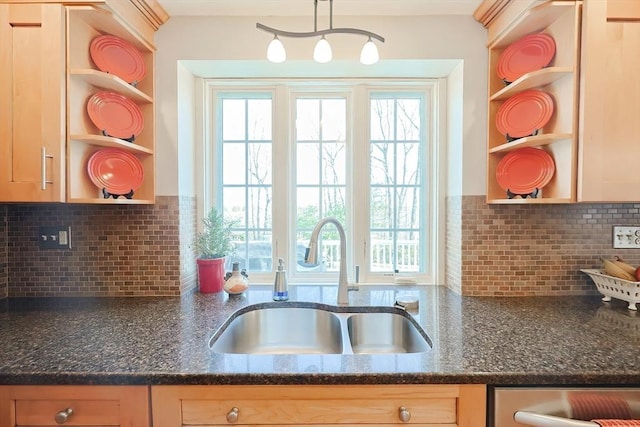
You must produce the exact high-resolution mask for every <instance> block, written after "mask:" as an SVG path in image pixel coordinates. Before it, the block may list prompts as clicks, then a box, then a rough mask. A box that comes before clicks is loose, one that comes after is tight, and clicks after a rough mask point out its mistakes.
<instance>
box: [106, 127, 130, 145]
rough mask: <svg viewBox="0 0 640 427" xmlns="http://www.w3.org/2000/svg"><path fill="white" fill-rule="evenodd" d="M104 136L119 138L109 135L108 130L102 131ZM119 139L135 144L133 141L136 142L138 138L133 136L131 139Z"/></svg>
mask: <svg viewBox="0 0 640 427" xmlns="http://www.w3.org/2000/svg"><path fill="white" fill-rule="evenodd" d="M102 135H104V136H110V137H111V138H118V137H117V136H113V135H109V134H108V133H107V130H106V129H102ZM118 139H121V140H123V141H127V142H133V141H135V140H136V136H135V135H131V137H130V138H118Z"/></svg>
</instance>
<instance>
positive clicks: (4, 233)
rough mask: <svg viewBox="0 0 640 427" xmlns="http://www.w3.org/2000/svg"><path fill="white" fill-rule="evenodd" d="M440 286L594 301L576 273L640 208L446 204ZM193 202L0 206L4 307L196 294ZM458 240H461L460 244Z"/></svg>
mask: <svg viewBox="0 0 640 427" xmlns="http://www.w3.org/2000/svg"><path fill="white" fill-rule="evenodd" d="M446 211H447V224H446V231H447V245H446V284H447V286H448V287H450V288H451V289H453V290H454V291H456V292H458V293H461V294H463V295H476V296H524V295H550V296H553V295H577V294H595V293H597V292H596V290H595V286H594V285H593V283H592V282H591V279H589V278H588V277H587V276H586V275H584V274H583V273H581V272H580V271H579V270H580V269H581V268H594V267H599V266H600V261H599V258H600V257H601V256H613V255H615V254H617V255H620V256H622V257H624V258H625V259H626V260H627V261H629V262H630V263H632V264H640V250H636V249H626V250H620V249H617V250H614V249H612V248H611V239H612V227H613V225H640V204H571V205H487V204H486V203H485V199H484V196H462V197H450V198H448V199H447V209H446ZM43 225H52V226H54V225H70V226H71V238H72V248H71V249H70V250H41V249H39V248H38V245H37V239H38V228H39V227H40V226H43ZM196 226H197V218H196V201H195V199H194V198H192V197H174V196H162V197H158V198H157V202H156V204H155V205H126V206H122V205H73V204H5V205H0V298H4V297H6V296H9V297H18V296H146V295H157V296H161V295H180V294H182V293H185V292H188V291H190V290H192V289H194V288H195V287H196V286H197V283H196V281H197V280H196V276H197V274H196V273H197V271H196V263H195V254H194V253H193V250H192V248H191V242H192V241H193V237H194V235H195V232H196ZM460 236H461V237H460Z"/></svg>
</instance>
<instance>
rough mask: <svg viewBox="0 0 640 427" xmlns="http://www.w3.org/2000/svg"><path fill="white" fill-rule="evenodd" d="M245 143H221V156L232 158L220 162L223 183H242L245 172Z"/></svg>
mask: <svg viewBox="0 0 640 427" xmlns="http://www.w3.org/2000/svg"><path fill="white" fill-rule="evenodd" d="M244 152H245V145H244V144H237V143H226V144H223V145H222V157H223V158H225V159H233V161H227V162H223V163H222V180H223V182H224V183H225V184H244V183H245V172H246V170H247V166H246V164H245V155H244Z"/></svg>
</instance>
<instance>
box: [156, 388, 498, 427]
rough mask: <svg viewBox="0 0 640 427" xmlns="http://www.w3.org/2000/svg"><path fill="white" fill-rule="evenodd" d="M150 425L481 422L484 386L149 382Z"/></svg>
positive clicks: (472, 426) (471, 426) (468, 426)
mask: <svg viewBox="0 0 640 427" xmlns="http://www.w3.org/2000/svg"><path fill="white" fill-rule="evenodd" d="M151 389H152V391H151V393H152V413H153V425H154V427H170V426H171V427H175V426H186V425H198V426H228V425H232V424H238V425H246V426H258V425H280V426H285V425H295V426H297V425H307V426H338V425H371V426H373V425H376V426H393V425H404V424H407V423H409V424H414V425H425V426H427V425H428V426H432V427H435V426H450V427H453V426H461V427H462V426H466V427H475V426H477V427H480V426H484V425H485V424H486V412H485V404H486V403H485V402H486V398H485V393H486V388H485V386H483V385H375V386H363V385H336V386H325V385H317V386H152V388H151Z"/></svg>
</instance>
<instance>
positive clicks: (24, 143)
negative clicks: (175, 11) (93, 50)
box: [0, 0, 168, 204]
mask: <svg viewBox="0 0 640 427" xmlns="http://www.w3.org/2000/svg"><path fill="white" fill-rule="evenodd" d="M62 3H65V2H54V1H43V2H42V3H36V2H28V3H26V4H25V3H21V2H18V1H10V0H0V25H1V28H0V89H2V90H1V91H0V92H2V93H3V94H5V93H6V94H8V96H7V102H3V103H0V166H1V169H0V170H1V172H0V202H3V201H18V202H31V201H36V202H51V201H55V202H69V203H109V204H112V203H118V204H120V203H126V204H131V203H142V204H151V203H155V161H154V154H155V112H154V103H153V101H154V80H155V76H154V62H155V61H154V55H155V47H154V45H153V33H154V31H155V30H156V29H157V27H158V26H159V25H161V24H162V23H163V22H165V21H166V19H168V16H167V15H166V13H164V10H162V9H161V8H160V7H159V6H158V5H157V4H155V3H154V4H153V7H150V6H149V7H147V6H148V5H146V4H145V3H144V2H142V1H138V2H135V4H134V2H132V1H128V0H127V1H124V0H107V1H95V2H92V1H86V2H79V1H68V2H66V5H65V4H62ZM143 6H144V7H143ZM140 8H142V9H140ZM149 20H151V21H153V22H154V23H155V24H156V25H153V24H152V22H151V21H149ZM103 34H110V35H115V36H118V37H120V38H122V39H125V40H126V41H128V42H129V43H131V44H132V45H133V46H135V47H136V48H137V49H138V50H139V51H140V52H141V55H142V57H143V61H144V63H145V66H146V67H145V68H146V70H147V73H146V76H145V77H144V79H142V81H141V82H139V83H138V84H137V85H136V86H135V87H134V86H133V85H131V84H129V83H127V82H125V81H123V80H122V79H120V78H119V77H117V76H115V75H112V74H108V73H105V72H102V71H100V70H98V69H97V67H96V66H95V65H94V64H93V61H92V60H91V57H90V49H89V47H90V44H91V41H92V40H93V39H94V38H95V37H97V36H99V35H103ZM99 91H108V92H115V93H117V94H120V95H124V96H125V97H127V98H129V99H130V100H132V101H133V102H134V103H135V104H136V105H137V106H138V107H139V108H140V110H141V112H142V117H143V120H144V128H143V131H142V133H141V134H140V135H138V136H137V137H136V140H135V141H134V142H133V143H131V142H127V141H125V140H122V139H119V138H114V137H109V136H104V135H102V134H101V130H100V129H97V128H96V127H95V126H94V124H93V123H92V122H91V120H90V118H89V115H88V113H87V101H88V100H89V98H90V97H91V96H92V95H93V94H94V93H96V92H99ZM103 147H116V148H119V149H122V150H126V151H127V152H129V153H132V154H133V155H134V156H136V157H137V158H138V160H139V161H140V163H141V165H142V170H143V173H144V179H143V181H142V185H141V187H140V188H138V189H137V190H136V191H135V192H134V194H133V197H132V198H131V199H126V198H123V197H119V198H117V199H114V198H105V194H104V193H103V192H102V191H101V189H100V188H97V187H96V186H95V185H94V184H93V183H92V182H91V179H90V177H89V174H88V172H87V162H88V159H89V158H90V156H91V155H92V154H93V153H95V152H96V151H98V150H99V149H101V148H103Z"/></svg>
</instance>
